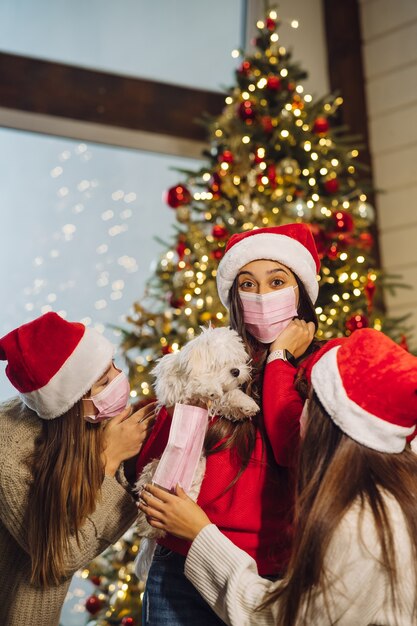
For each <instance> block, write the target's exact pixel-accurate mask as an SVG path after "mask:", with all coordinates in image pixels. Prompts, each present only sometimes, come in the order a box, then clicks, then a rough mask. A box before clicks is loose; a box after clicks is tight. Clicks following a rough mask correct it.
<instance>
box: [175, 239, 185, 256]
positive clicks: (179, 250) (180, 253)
mask: <svg viewBox="0 0 417 626" xmlns="http://www.w3.org/2000/svg"><path fill="white" fill-rule="evenodd" d="M186 248H187V244H186V243H185V242H184V241H179V242H178V245H177V247H176V251H177V254H178V258H179V260H180V261H182V260H183V258H184V254H185V250H186Z"/></svg>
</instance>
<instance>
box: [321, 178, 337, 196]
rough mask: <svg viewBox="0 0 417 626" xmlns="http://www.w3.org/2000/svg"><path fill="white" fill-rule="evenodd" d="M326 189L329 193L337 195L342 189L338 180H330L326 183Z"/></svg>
mask: <svg viewBox="0 0 417 626" xmlns="http://www.w3.org/2000/svg"><path fill="white" fill-rule="evenodd" d="M324 188H325V190H326V191H327V193H337V192H338V191H339V189H340V183H339V181H338V179H337V178H329V179H328V180H325V181H324Z"/></svg>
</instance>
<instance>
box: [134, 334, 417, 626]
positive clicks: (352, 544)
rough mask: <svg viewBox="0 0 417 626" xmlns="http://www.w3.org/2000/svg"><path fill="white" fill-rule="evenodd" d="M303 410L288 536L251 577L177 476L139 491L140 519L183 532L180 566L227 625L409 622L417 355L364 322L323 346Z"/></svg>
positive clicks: (416, 512)
mask: <svg viewBox="0 0 417 626" xmlns="http://www.w3.org/2000/svg"><path fill="white" fill-rule="evenodd" d="M309 367H310V369H309V371H308V372H306V377H307V379H308V380H309V382H311V388H310V395H309V401H308V407H307V410H306V411H305V414H304V416H302V425H301V426H302V428H301V430H302V444H301V450H300V459H299V472H298V498H297V504H296V516H295V522H296V524H295V537H294V547H293V553H292V557H291V561H290V564H289V568H288V571H287V573H286V576H285V578H284V579H283V580H281V581H279V582H270V581H268V580H265V579H263V578H261V577H259V576H258V574H257V570H256V565H255V563H254V561H253V560H252V559H251V558H250V557H249V556H248V555H247V554H245V553H244V552H242V551H241V550H239V549H238V548H236V547H235V546H234V545H233V544H232V543H231V542H230V541H228V540H227V539H226V538H225V537H224V536H223V535H222V534H221V533H220V532H219V530H218V529H217V527H216V526H214V525H213V524H210V520H209V519H208V518H207V516H206V515H205V514H204V513H203V512H202V511H201V509H199V507H198V506H197V505H196V504H195V503H194V502H192V500H190V499H189V498H188V497H187V496H186V495H185V493H184V492H183V491H182V489H181V488H180V487H177V490H176V491H177V493H176V495H173V494H168V493H166V492H164V491H162V490H161V489H158V488H157V487H155V486H153V485H149V486H147V488H146V490H145V491H143V492H142V494H141V503H140V505H139V506H140V508H141V509H142V510H143V511H145V512H146V513H147V516H148V521H149V523H150V524H151V525H152V526H154V527H156V528H162V529H164V530H166V531H168V532H170V533H172V534H176V535H178V536H180V537H183V538H185V539H188V540H190V541H192V546H191V549H190V551H189V553H188V556H187V559H186V563H185V574H186V576H187V577H188V578H189V579H190V580H191V582H192V583H193V584H194V585H195V587H196V588H197V589H198V590H199V592H200V593H201V594H202V596H203V597H204V598H205V600H206V601H207V602H208V603H209V605H210V606H211V607H212V608H213V609H214V610H215V611H216V613H217V614H218V615H219V616H220V618H221V619H223V620H224V621H225V622H226V623H227V624H231V625H232V626H249V625H255V624H256V625H257V626H272V625H279V626H301V625H306V626H307V625H308V626H326V625H332V624H337V625H338V626H377V625H378V626H412V625H414V626H415V624H417V571H416V570H417V456H416V455H415V454H413V452H412V451H411V449H410V446H409V444H408V441H409V440H411V439H412V437H413V436H414V434H415V431H416V424H417V358H416V357H414V356H413V355H411V354H409V353H407V352H405V351H404V350H403V349H402V348H400V347H399V346H398V345H396V344H395V343H394V342H392V341H391V340H390V339H388V338H387V337H385V336H384V335H383V334H382V333H379V332H377V331H374V330H371V329H365V330H359V331H356V332H355V333H354V334H353V335H352V336H351V337H350V338H349V339H346V340H345V341H344V342H343V343H342V345H339V346H336V347H334V346H332V345H330V346H328V347H324V348H323V349H322V350H320V351H319V352H318V353H317V355H316V358H315V359H314V362H313V363H311V364H310V366H309Z"/></svg>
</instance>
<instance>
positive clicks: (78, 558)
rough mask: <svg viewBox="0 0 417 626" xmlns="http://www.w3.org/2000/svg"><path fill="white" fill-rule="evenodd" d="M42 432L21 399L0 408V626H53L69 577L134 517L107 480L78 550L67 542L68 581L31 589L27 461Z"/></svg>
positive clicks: (124, 496)
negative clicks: (26, 515)
mask: <svg viewBox="0 0 417 626" xmlns="http://www.w3.org/2000/svg"><path fill="white" fill-rule="evenodd" d="M40 427H41V423H40V419H39V418H38V417H37V416H36V415H35V414H34V413H33V412H32V411H30V410H29V409H27V408H26V407H25V405H24V404H23V403H22V402H21V401H20V400H19V399H17V398H16V399H13V400H12V401H9V402H7V403H3V404H1V405H0V625H1V626H57V624H58V623H59V616H60V612H61V607H62V604H63V602H64V599H65V595H66V593H67V590H68V587H69V584H70V581H71V578H72V576H73V574H74V573H75V572H76V571H77V570H78V569H79V568H80V567H83V566H85V565H86V564H88V563H89V561H91V560H92V559H93V558H95V557H96V556H97V555H98V554H100V553H101V552H102V551H103V550H104V549H105V548H107V546H109V545H110V544H112V543H114V542H115V541H117V540H118V539H119V538H120V537H121V536H122V534H123V533H124V532H125V531H126V530H127V529H128V528H129V527H130V526H131V525H132V524H133V522H134V520H135V518H136V515H137V509H136V505H135V503H134V500H133V498H132V497H131V496H130V495H129V494H128V492H127V491H126V490H125V488H124V487H122V485H121V484H120V483H119V482H118V480H117V479H116V478H109V477H105V479H104V482H103V486H102V491H101V499H100V500H99V502H98V503H97V507H96V510H95V511H94V513H93V514H92V515H91V516H90V517H89V518H88V519H87V521H86V522H85V524H84V526H83V528H82V532H81V541H80V546H78V545H77V543H76V541H75V539H74V541H71V550H70V553H68V555H67V562H66V567H67V571H68V576H67V579H66V581H65V582H63V583H62V584H61V585H59V586H57V587H52V588H48V589H41V588H35V587H34V586H32V585H30V584H29V574H30V558H29V555H28V546H27V537H26V528H25V526H24V514H25V511H26V506H27V494H28V488H29V485H30V481H31V476H30V472H29V470H28V468H27V466H26V464H25V460H26V459H27V457H28V456H29V455H30V454H31V452H32V451H33V449H34V442H35V438H36V436H37V434H38V432H39V431H40ZM87 479H88V477H86V480H87Z"/></svg>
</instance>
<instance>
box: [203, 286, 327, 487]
mask: <svg viewBox="0 0 417 626" xmlns="http://www.w3.org/2000/svg"><path fill="white" fill-rule="evenodd" d="M293 275H294V278H295V280H296V282H297V285H298V289H299V299H298V307H297V313H298V317H299V318H300V319H302V320H305V321H306V322H313V323H314V325H315V327H316V329H317V327H318V321H317V316H316V312H315V309H314V305H313V303H312V301H311V299H310V297H309V295H308V293H307V291H306V289H305V287H304V285H303V283H302V282H301V280H300V279H299V278H298V276H296V275H295V274H293ZM229 319H230V326H231V328H233V330H236V331H237V332H238V333H239V335H240V336H241V337H242V339H243V342H244V344H245V347H246V350H247V352H248V354H249V356H250V358H251V362H252V363H251V365H252V380H251V382H250V384H249V385H248V386H247V387H246V393H249V394H250V395H251V396H252V397H253V399H254V400H255V401H256V402H258V404H260V403H261V402H262V381H263V372H264V368H265V362H266V358H267V356H268V346H267V345H265V344H264V343H261V342H260V341H258V340H257V339H255V337H253V336H252V335H251V334H250V333H249V332H248V331H247V329H246V327H245V323H244V318H243V306H242V301H241V299H240V295H239V280H238V277H236V278H235V280H234V281H233V284H232V286H231V288H230V292H229ZM320 343H321V342H319V341H317V340H316V339H314V340H313V342H312V343H311V344H310V346H309V348H308V349H307V350H306V352H305V354H304V355H303V356H302V357H301V358H300V359H299V362H301V361H302V360H303V359H304V358H305V357H306V356H307V355H308V354H310V353H311V352H314V350H317V349H318V348H319V347H320ZM257 428H259V430H260V432H261V434H262V435H263V440H264V443H265V444H267V441H266V437H265V435H264V434H263V426H262V421H261V419H260V417H259V416H258V417H257V418H255V419H254V420H244V421H242V422H233V423H231V422H230V421H229V420H226V419H222V418H221V419H219V420H217V421H216V422H215V423H214V424H213V425H212V426H211V427H210V428H209V430H208V432H207V436H206V440H205V450H206V454H207V455H210V454H214V453H216V452H220V451H221V450H224V449H226V448H233V449H234V450H235V452H236V460H237V467H238V468H239V471H238V474H237V476H236V478H235V479H234V480H233V482H232V485H233V484H234V483H235V482H236V480H237V479H238V478H239V476H240V475H241V474H242V472H243V471H244V470H245V469H246V467H247V466H248V464H249V461H250V458H251V455H252V452H253V449H254V447H255V441H256V431H257ZM219 442H222V443H219ZM266 447H267V449H269V446H268V445H266ZM229 487H230V486H229Z"/></svg>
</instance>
